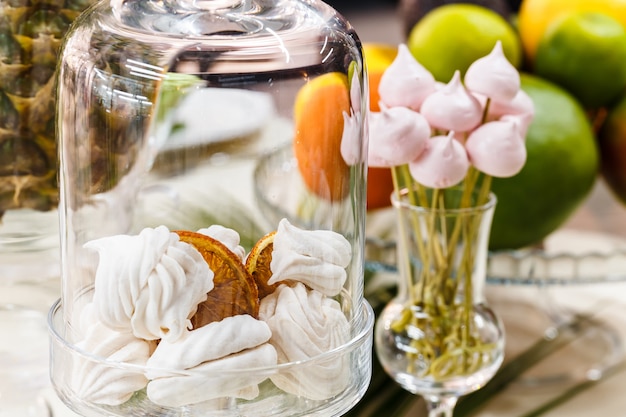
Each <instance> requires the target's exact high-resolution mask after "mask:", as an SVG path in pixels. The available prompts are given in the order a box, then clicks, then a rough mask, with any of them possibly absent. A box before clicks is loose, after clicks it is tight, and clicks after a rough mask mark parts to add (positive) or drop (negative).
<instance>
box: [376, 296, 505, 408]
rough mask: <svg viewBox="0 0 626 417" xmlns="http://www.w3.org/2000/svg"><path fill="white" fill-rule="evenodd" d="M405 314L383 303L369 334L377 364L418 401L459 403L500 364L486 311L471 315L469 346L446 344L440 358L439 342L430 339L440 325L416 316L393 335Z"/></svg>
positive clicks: (497, 330) (492, 320) (497, 338)
mask: <svg viewBox="0 0 626 417" xmlns="http://www.w3.org/2000/svg"><path fill="white" fill-rule="evenodd" d="M405 309H406V307H405V306H404V304H402V303H393V302H392V303H389V304H388V305H387V307H386V308H385V309H384V310H383V312H382V314H381V315H380V317H379V319H378V322H377V325H376V333H375V337H376V346H377V354H378V358H379V359H380V361H381V364H382V365H383V367H384V368H385V371H386V372H387V373H388V374H389V375H390V376H391V377H392V378H393V379H394V380H395V381H396V382H397V383H398V384H400V385H401V386H402V387H403V388H404V389H405V390H407V391H409V392H411V393H413V394H418V395H422V396H432V397H439V398H443V397H459V396H462V395H465V394H468V393H470V392H473V391H475V390H477V389H479V388H481V387H482V386H484V385H485V384H486V383H487V382H488V381H489V380H490V379H491V378H492V377H493V375H494V374H495V373H496V372H497V370H498V368H499V367H500V365H501V364H502V362H503V359H504V338H503V337H502V328H501V323H500V321H499V320H498V318H497V317H496V316H495V315H494V314H493V312H492V311H491V310H490V309H489V308H487V307H486V306H484V305H479V306H475V307H474V308H473V309H472V313H471V317H472V319H471V323H472V326H473V327H474V328H475V329H476V333H475V334H473V335H472V336H471V339H470V340H471V341H470V342H467V343H466V342H463V341H461V340H457V341H455V342H450V344H448V345H447V346H446V349H448V350H447V351H446V353H442V351H443V349H444V348H442V346H441V345H440V344H439V343H438V340H440V339H438V338H437V336H433V335H435V334H436V332H437V331H438V323H439V322H440V321H439V320H438V318H436V317H435V318H432V317H429V318H424V316H425V315H424V314H420V315H419V318H418V319H417V320H416V324H415V325H407V326H405V327H403V328H402V331H401V332H398V331H396V329H395V327H394V326H395V325H396V323H397V321H398V318H399V317H401V316H402V314H403V311H406V310H405ZM464 346H467V349H466V348H465V347H464ZM428 352H432V354H429V353H428Z"/></svg>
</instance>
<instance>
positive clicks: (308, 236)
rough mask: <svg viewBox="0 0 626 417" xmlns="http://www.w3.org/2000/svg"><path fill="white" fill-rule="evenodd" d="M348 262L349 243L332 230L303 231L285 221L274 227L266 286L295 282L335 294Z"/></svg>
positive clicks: (330, 294)
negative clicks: (274, 232) (270, 275)
mask: <svg viewBox="0 0 626 417" xmlns="http://www.w3.org/2000/svg"><path fill="white" fill-rule="evenodd" d="M351 259H352V248H351V247H350V242H348V240H347V239H346V238H345V237H343V236H342V235H340V234H339V233H337V232H333V231H332V230H304V229H300V228H298V227H295V226H293V225H292V224H291V223H289V221H288V220H287V219H282V220H281V221H280V223H279V224H278V229H277V230H276V235H275V236H274V249H273V252H272V261H271V263H270V269H271V271H272V277H271V278H270V279H269V280H268V284H270V285H274V284H276V283H279V282H283V281H298V282H302V283H304V284H306V285H307V286H308V287H310V288H313V289H315V290H318V291H320V292H321V293H322V294H325V295H328V296H331V297H332V296H335V295H337V294H339V292H340V291H341V289H342V288H343V284H344V283H345V281H346V279H347V272H346V267H347V266H348V265H349V264H350V260H351Z"/></svg>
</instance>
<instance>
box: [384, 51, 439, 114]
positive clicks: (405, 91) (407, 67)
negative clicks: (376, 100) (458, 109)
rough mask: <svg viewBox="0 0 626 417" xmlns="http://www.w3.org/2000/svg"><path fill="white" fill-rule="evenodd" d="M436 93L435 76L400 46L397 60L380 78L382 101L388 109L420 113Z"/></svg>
mask: <svg viewBox="0 0 626 417" xmlns="http://www.w3.org/2000/svg"><path fill="white" fill-rule="evenodd" d="M434 91H435V78H434V77H433V75H432V74H431V73H430V72H429V71H428V70H427V69H426V68H424V67H423V66H422V65H421V64H420V63H419V62H417V61H416V60H415V58H414V57H413V55H412V54H411V51H409V48H407V46H406V45H405V44H400V45H399V46H398V54H397V55H396V58H395V59H394V61H393V62H392V63H391V65H389V67H388V68H387V69H386V70H385V72H384V73H383V75H382V77H381V78H380V83H379V85H378V94H379V96H380V100H381V101H382V102H383V103H384V104H385V105H386V106H388V107H409V108H410V109H413V110H415V111H418V110H419V109H420V107H421V105H422V102H423V101H424V99H425V98H426V96H428V95H429V94H431V93H432V92H434Z"/></svg>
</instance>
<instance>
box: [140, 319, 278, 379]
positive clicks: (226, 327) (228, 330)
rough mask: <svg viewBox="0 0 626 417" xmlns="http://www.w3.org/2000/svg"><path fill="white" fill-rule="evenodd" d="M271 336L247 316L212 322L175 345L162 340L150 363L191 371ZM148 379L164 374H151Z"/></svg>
mask: <svg viewBox="0 0 626 417" xmlns="http://www.w3.org/2000/svg"><path fill="white" fill-rule="evenodd" d="M271 336H272V333H271V331H270V329H269V327H268V326H267V324H266V323H264V322H262V321H260V320H257V319H255V318H254V317H252V316H249V315H247V314H241V315H237V316H232V317H226V318H225V319H223V320H221V321H218V322H212V323H209V324H207V325H205V326H202V327H200V328H198V329H195V330H191V331H188V332H185V334H184V335H183V336H182V337H181V338H179V339H178V340H176V341H175V342H168V341H167V340H162V341H161V343H159V345H158V346H157V348H156V350H155V351H154V353H153V354H152V356H151V357H150V359H149V360H148V363H147V365H148V366H149V367H150V368H154V369H191V368H194V367H196V366H198V365H200V364H202V363H204V362H209V361H212V360H215V359H219V358H223V357H225V356H228V355H232V354H234V353H237V352H241V351H243V350H246V349H251V348H255V347H257V346H259V345H261V344H263V343H265V342H267V341H269V339H270V337H271ZM147 376H148V378H150V379H155V378H159V377H160V376H161V375H159V374H158V372H154V371H150V372H148V373H147Z"/></svg>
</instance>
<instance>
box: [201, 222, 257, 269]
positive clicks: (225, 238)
mask: <svg viewBox="0 0 626 417" xmlns="http://www.w3.org/2000/svg"><path fill="white" fill-rule="evenodd" d="M198 233H200V234H203V235H205V236H209V237H212V238H213V239H215V240H217V241H219V242H221V243H223V244H224V246H226V247H227V248H228V249H230V251H231V252H232V253H234V254H235V255H237V257H239V259H241V260H242V261H243V260H244V259H245V258H246V250H245V249H244V248H243V246H241V245H240V244H239V242H240V241H241V238H240V236H239V233H237V231H236V230H233V229H229V228H228V227H224V226H220V225H219V224H214V225H211V226H209V227H206V228H204V229H200V230H198Z"/></svg>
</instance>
